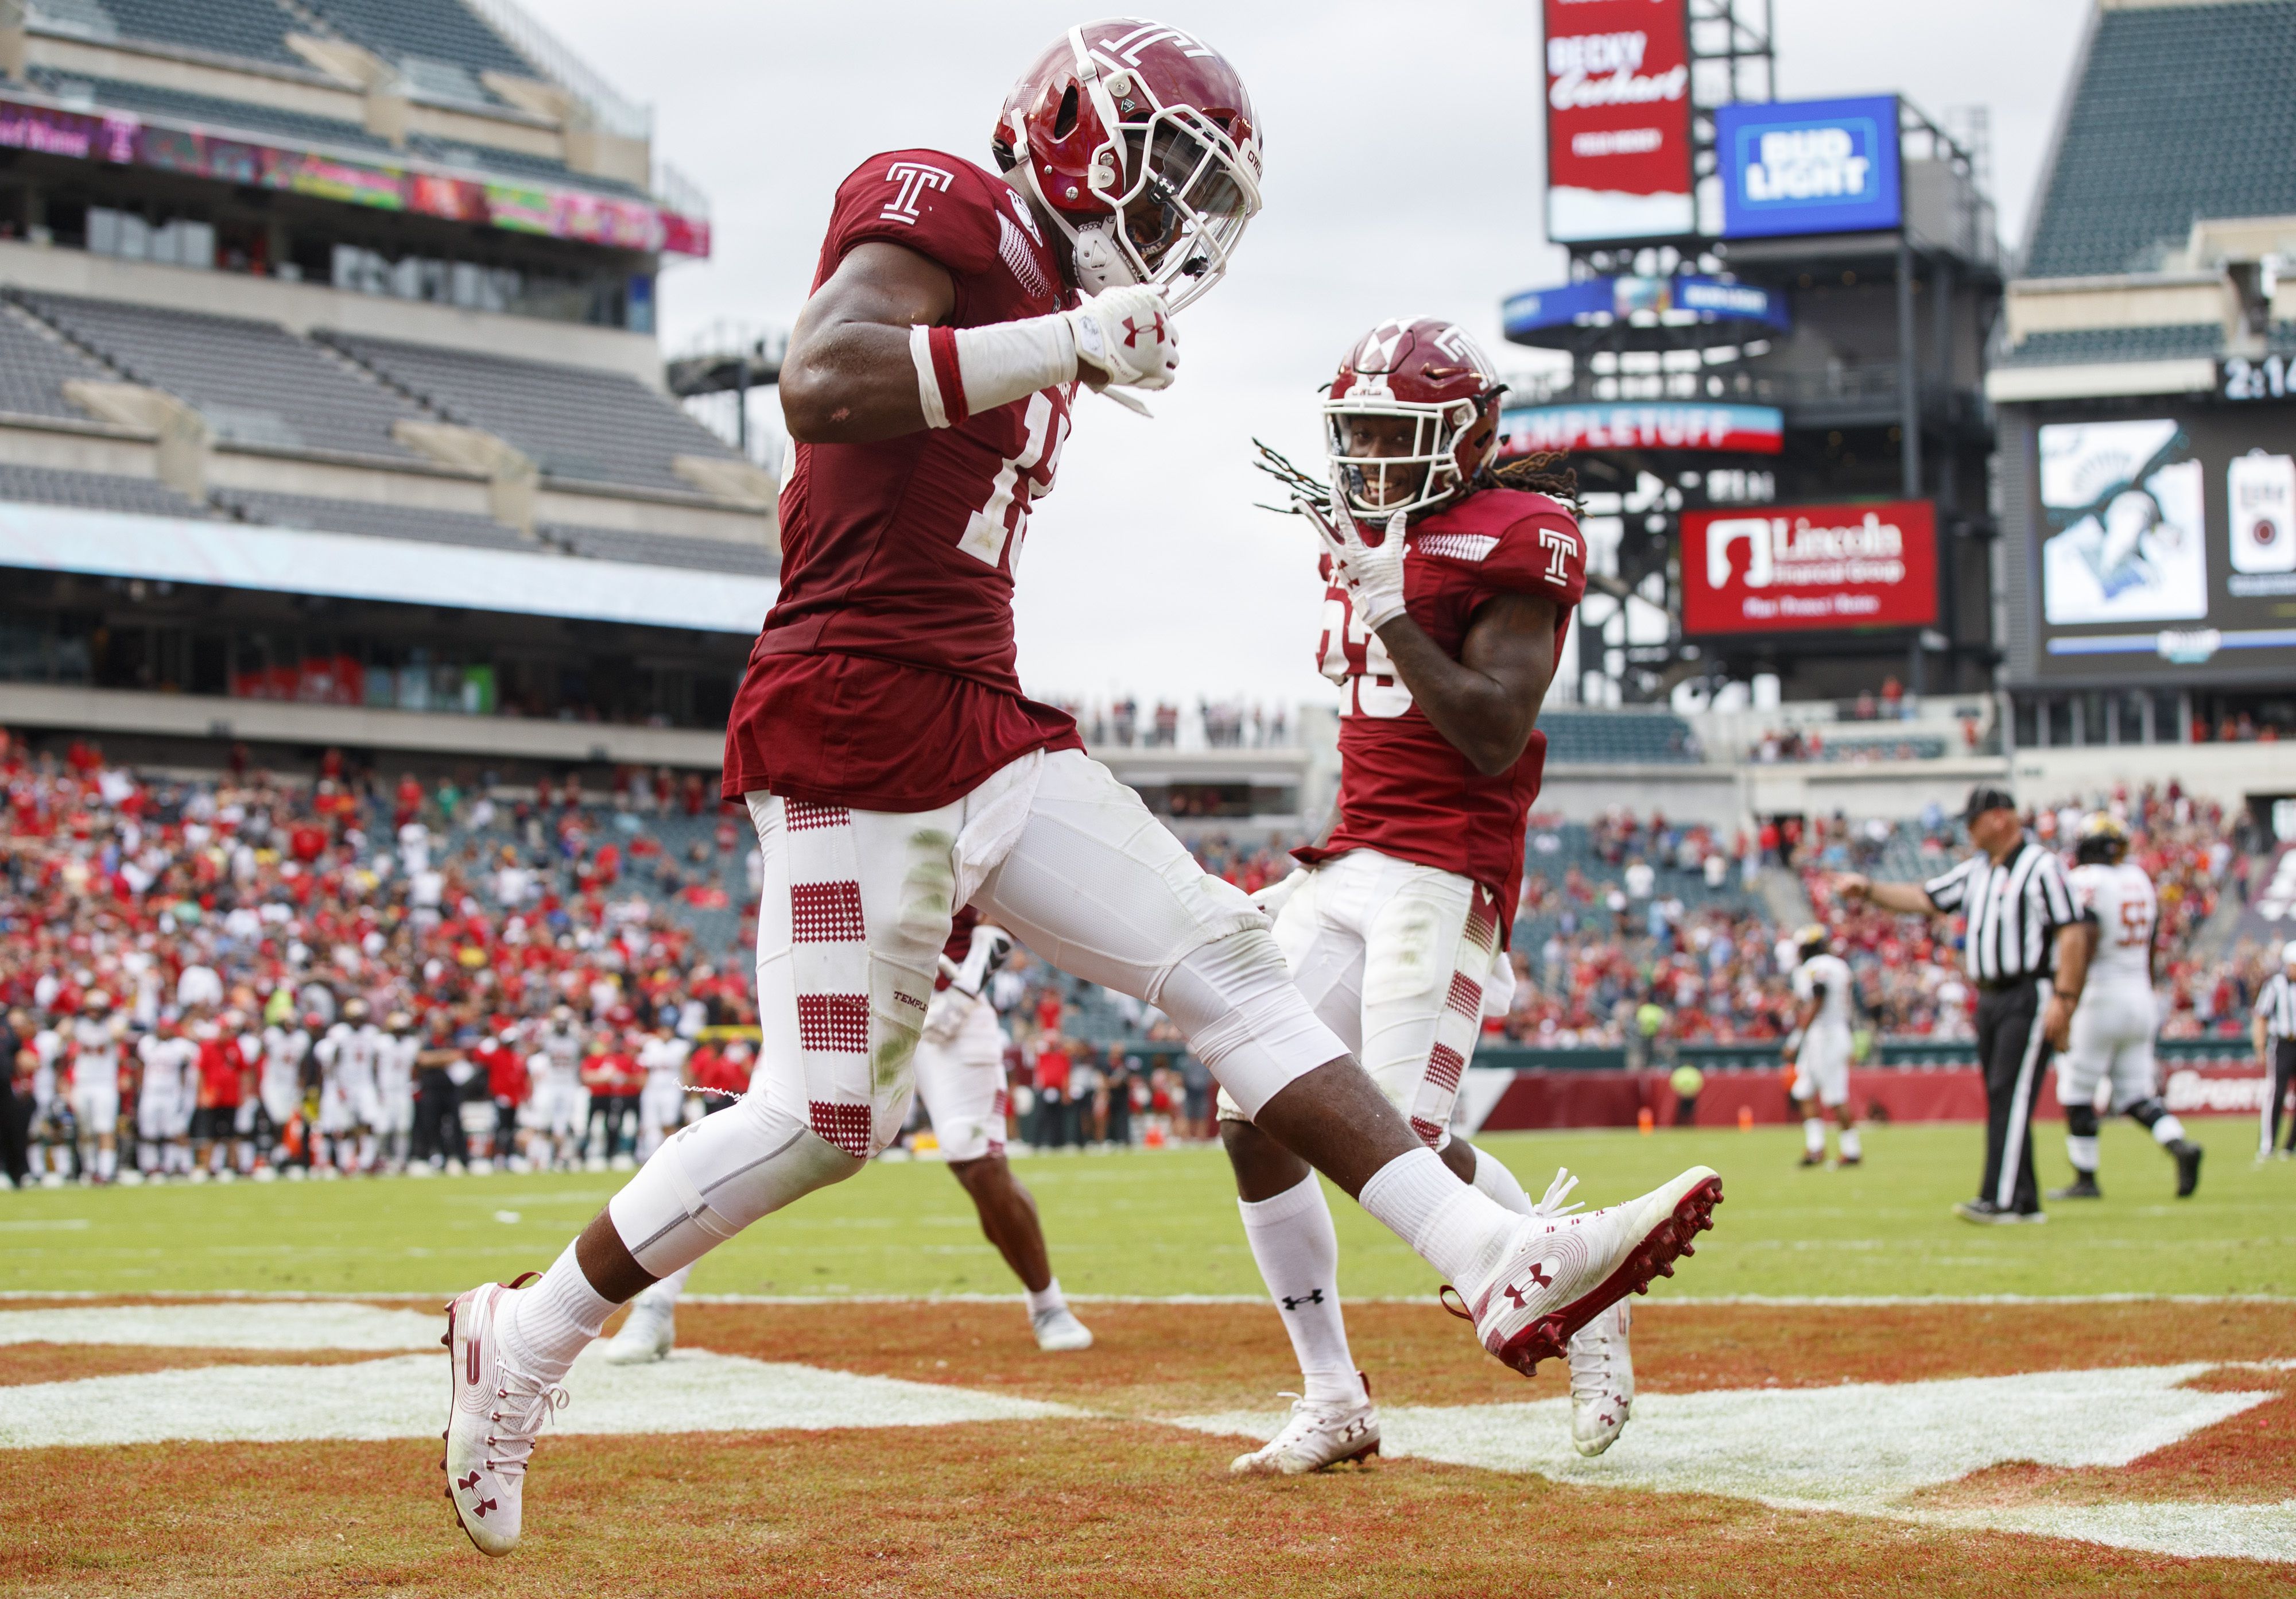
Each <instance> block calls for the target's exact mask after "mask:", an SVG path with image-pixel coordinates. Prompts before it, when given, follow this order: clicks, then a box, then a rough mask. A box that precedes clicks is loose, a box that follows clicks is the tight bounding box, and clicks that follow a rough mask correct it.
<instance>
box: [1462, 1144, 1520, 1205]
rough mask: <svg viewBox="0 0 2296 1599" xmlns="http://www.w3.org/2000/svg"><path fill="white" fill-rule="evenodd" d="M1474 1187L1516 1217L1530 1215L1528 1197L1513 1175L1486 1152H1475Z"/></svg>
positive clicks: (1495, 1157) (1479, 1150)
mask: <svg viewBox="0 0 2296 1599" xmlns="http://www.w3.org/2000/svg"><path fill="white" fill-rule="evenodd" d="M1475 1186H1476V1187H1477V1188H1479V1189H1480V1190H1481V1191H1482V1192H1483V1193H1488V1194H1489V1195H1490V1196H1491V1198H1493V1199H1494V1200H1496V1201H1498V1202H1499V1203H1500V1204H1502V1205H1505V1207H1506V1208H1507V1209H1508V1210H1512V1211H1513V1212H1514V1213H1515V1214H1516V1215H1517V1216H1529V1214H1530V1213H1531V1201H1530V1195H1529V1194H1528V1193H1525V1192H1523V1186H1522V1185H1521V1183H1518V1182H1516V1181H1515V1180H1514V1173H1513V1172H1511V1171H1509V1170H1508V1169H1506V1168H1505V1167H1504V1166H1502V1165H1500V1164H1499V1161H1498V1157H1497V1155H1494V1154H1492V1153H1491V1152H1489V1151H1488V1150H1481V1149H1478V1150H1476V1151H1475Z"/></svg>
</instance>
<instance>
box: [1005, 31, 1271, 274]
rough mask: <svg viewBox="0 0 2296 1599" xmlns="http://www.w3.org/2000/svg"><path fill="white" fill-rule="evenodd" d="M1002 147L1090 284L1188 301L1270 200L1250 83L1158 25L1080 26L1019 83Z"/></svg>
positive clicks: (1221, 268)
mask: <svg viewBox="0 0 2296 1599" xmlns="http://www.w3.org/2000/svg"><path fill="white" fill-rule="evenodd" d="M992 147H993V149H994V150H995V152H996V163H997V165H998V166H999V167H1000V168H1003V169H1004V170H1005V173H1006V174H1007V175H1008V176H1011V177H1012V178H1013V180H1014V181H1015V182H1016V183H1017V184H1019V185H1020V186H1021V188H1023V189H1024V190H1026V191H1027V193H1029V194H1030V195H1032V196H1033V197H1034V198H1035V199H1036V201H1037V203H1038V204H1039V205H1041V206H1042V207H1043V208H1044V209H1046V211H1047V212H1049V213H1050V214H1051V216H1052V218H1053V222H1054V226H1056V227H1058V228H1059V229H1060V230H1061V232H1062V234H1063V235H1064V236H1065V237H1066V238H1067V240H1068V242H1069V247H1070V252H1071V256H1072V258H1073V259H1074V261H1075V264H1076V276H1077V285H1078V287H1079V288H1081V289H1082V290H1083V291H1085V292H1086V293H1087V294H1096V293H1098V292H1099V291H1102V290H1103V289H1113V288H1121V287H1124V286H1126V285H1128V284H1134V283H1147V284H1154V285H1156V286H1159V287H1161V288H1163V289H1164V290H1165V291H1166V292H1167V298H1168V299H1169V304H1170V306H1171V308H1172V309H1174V310H1176V311H1177V310H1178V309H1179V308H1180V307H1183V306H1185V305H1187V304H1188V303H1189V302H1190V301H1192V300H1194V299H1200V298H1201V297H1202V295H1203V294H1204V292H1205V291H1207V290H1209V289H1210V287H1211V286H1212V285H1213V284H1214V283H1218V282H1219V280H1220V278H1221V277H1222V276H1223V275H1226V271H1227V264H1228V258H1229V257H1230V256H1231V255H1233V254H1234V251H1235V247H1236V243H1237V242H1238V241H1240V240H1241V239H1242V237H1243V230H1244V226H1245V225H1246V224H1247V223H1249V222H1250V221H1251V218H1252V216H1253V214H1254V213H1256V212H1257V211H1258V210H1259V160H1260V140H1259V123H1258V121H1257V120H1256V119H1254V117H1253V116H1252V111H1251V95H1249V94H1246V93H1245V92H1244V87H1243V80H1242V78H1238V77H1237V76H1236V72H1235V69H1234V67H1232V66H1230V65H1229V64H1228V62H1227V59H1226V57H1225V56H1223V55H1221V54H1220V53H1219V52H1218V51H1217V50H1214V49H1213V48H1212V47H1211V46H1210V45H1207V44H1204V43H1203V42H1202V41H1201V40H1200V39H1198V38H1197V37H1195V36H1194V35H1193V34H1189V33H1184V32H1182V31H1181V30H1180V29H1177V28H1167V27H1165V26H1164V25H1163V24H1162V23H1160V22H1149V21H1142V20H1141V19H1139V18H1136V17H1125V18H1118V19H1115V20H1112V21H1105V22H1089V23H1087V24H1086V25H1085V26H1083V27H1081V28H1071V29H1069V31H1068V34H1067V36H1066V37H1063V38H1062V39H1061V40H1060V41H1059V42H1058V43H1056V44H1054V45H1053V46H1052V48H1050V49H1049V50H1047V51H1046V52H1045V53H1044V54H1043V55H1042V56H1041V57H1039V58H1038V59H1037V62H1036V64H1035V65H1034V66H1032V67H1030V68H1029V70H1028V71H1027V72H1025V73H1023V74H1022V75H1021V81H1020V82H1019V83H1017V84H1015V85H1014V86H1013V93H1012V94H1011V95H1010V96H1009V97H1008V98H1007V99H1006V100H1005V109H1004V110H1003V111H1001V112H1000V113H999V114H998V116H997V119H996V135H995V137H994V139H993V141H992Z"/></svg>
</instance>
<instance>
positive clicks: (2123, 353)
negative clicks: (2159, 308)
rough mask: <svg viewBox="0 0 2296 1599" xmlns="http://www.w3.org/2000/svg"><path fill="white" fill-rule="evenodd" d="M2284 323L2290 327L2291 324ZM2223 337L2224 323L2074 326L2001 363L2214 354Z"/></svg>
mask: <svg viewBox="0 0 2296 1599" xmlns="http://www.w3.org/2000/svg"><path fill="white" fill-rule="evenodd" d="M2282 326H2283V327H2284V328H2285V327H2286V324H2282ZM2223 341H2224V324H2222V323H2217V322H2202V323H2191V324H2185V323H2176V324H2169V325H2166V326H2161V327H2146V328H2073V329H2068V330H2064V331H2062V332H2042V333H2028V334H2026V335H2025V337H2024V339H2023V340H2022V341H2021V343H2019V344H2018V345H2017V347H2016V348H2014V349H2012V350H2010V351H2009V352H2008V353H2007V354H2006V355H2005V356H2004V357H2003V358H2002V360H2001V363H2000V364H2001V365H2005V366H2063V365H2070V364H2072V363H2075V362H2083V361H2175V360H2183V359H2186V358H2189V357H2211V356H2214V355H2215V354H2216V353H2217V347H2218V345H2219V344H2221V343H2222V342H2223ZM2290 341H2291V342H2296V340H2290Z"/></svg>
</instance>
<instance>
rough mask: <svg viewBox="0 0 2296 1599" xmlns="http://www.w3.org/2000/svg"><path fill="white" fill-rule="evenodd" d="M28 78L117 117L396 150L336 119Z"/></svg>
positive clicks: (164, 92)
mask: <svg viewBox="0 0 2296 1599" xmlns="http://www.w3.org/2000/svg"><path fill="white" fill-rule="evenodd" d="M26 76H28V77H29V78H30V79H31V80H32V82H33V83H34V84H35V85H37V86H38V87H40V88H43V89H45V90H46V91H47V92H48V93H50V94H65V93H67V92H68V91H69V89H70V86H71V85H73V84H76V83H77V84H84V85H86V86H87V87H88V88H90V89H92V90H94V95H95V100H96V103H97V104H99V105H102V106H104V107H106V108H108V109H111V110H113V111H135V112H139V113H141V114H143V115H144V116H151V117H172V118H181V119H184V121H187V122H198V123H201V124H204V125H206V126H209V127H229V128H236V129H240V130H242V131H243V132H247V133H253V134H275V135H279V136H280V137H282V138H285V139H292V140H298V141H302V140H307V141H310V142H312V143H318V144H332V145H337V146H341V147H345V148H348V149H353V150H371V151H375V152H389V150H390V149H391V144H390V142H389V140H388V139H384V138H381V137H380V136H378V135H374V134H371V133H369V132H367V130H366V129H365V127H363V126H362V125H360V124H359V123H357V122H343V121H338V120H337V119H334V118H332V117H315V116H311V115H309V114H308V113H307V112H304V111H286V110H283V109H282V108H280V107H277V106H271V105H263V104H259V103H258V102H254V101H249V100H217V99H214V98H212V97H210V96H209V95H206V94H187V93H185V92H184V91H183V90H181V89H166V88H159V87H155V86H152V85H150V84H141V83H127V82H125V81H123V80H120V79H118V78H82V77H79V76H78V75H77V74H71V73H63V72H59V71H57V70H54V69H53V68H50V67H33V68H31V69H30V70H29V72H28V73H27V74H26Z"/></svg>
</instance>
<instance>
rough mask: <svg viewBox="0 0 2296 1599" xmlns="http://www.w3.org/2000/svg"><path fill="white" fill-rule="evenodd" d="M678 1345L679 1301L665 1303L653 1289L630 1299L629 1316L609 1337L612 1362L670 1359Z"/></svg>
mask: <svg viewBox="0 0 2296 1599" xmlns="http://www.w3.org/2000/svg"><path fill="white" fill-rule="evenodd" d="M676 1346H677V1302H676V1300H671V1301H670V1302H669V1303H668V1304H663V1303H662V1302H661V1301H660V1300H657V1299H655V1298H654V1297H653V1295H652V1294H651V1293H642V1294H640V1295H638V1297H637V1298H636V1299H635V1300H632V1301H631V1302H630V1314H629V1319H628V1320H627V1321H625V1322H624V1323H623V1324H622V1330H621V1331H620V1332H619V1333H615V1334H614V1335H613V1337H611V1339H609V1340H607V1341H606V1364H607V1365H648V1364H650V1363H652V1362H653V1361H656V1360H667V1359H668V1358H669V1352H670V1350H671V1349H675V1348H676Z"/></svg>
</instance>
